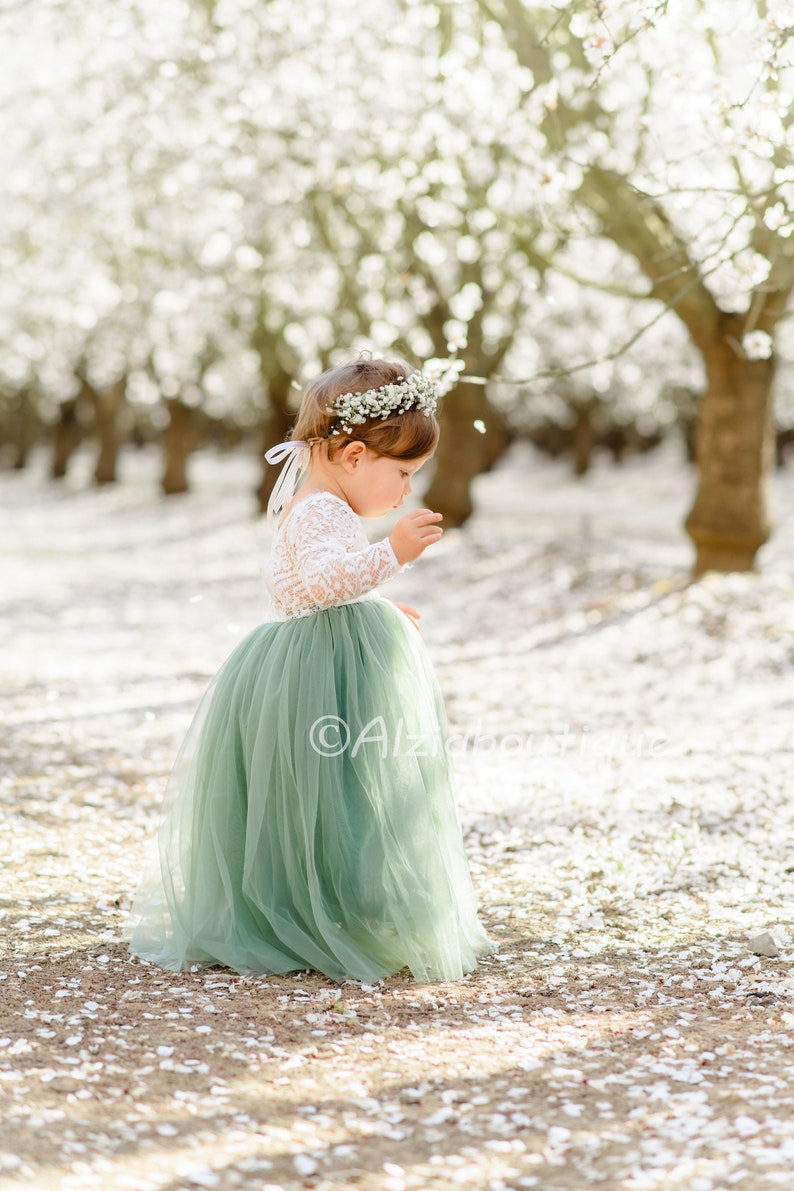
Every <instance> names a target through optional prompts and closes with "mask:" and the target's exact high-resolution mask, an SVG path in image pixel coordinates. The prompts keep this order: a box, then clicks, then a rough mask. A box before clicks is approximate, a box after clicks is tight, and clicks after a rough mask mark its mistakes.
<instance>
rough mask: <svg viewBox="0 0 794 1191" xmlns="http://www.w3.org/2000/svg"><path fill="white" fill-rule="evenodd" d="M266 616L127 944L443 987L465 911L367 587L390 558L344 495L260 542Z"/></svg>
mask: <svg viewBox="0 0 794 1191" xmlns="http://www.w3.org/2000/svg"><path fill="white" fill-rule="evenodd" d="M270 567H271V570H270V574H269V576H268V580H269V586H270V588H271V592H272V595H273V598H274V603H275V605H276V609H277V616H278V617H279V619H276V620H272V621H269V622H268V623H265V624H262V625H260V626H259V627H258V628H256V629H254V630H253V631H252V632H251V633H249V634H248V636H247V637H246V638H245V639H244V640H243V641H242V642H241V643H240V644H239V645H238V646H237V647H236V649H235V650H234V651H233V652H232V654H231V655H230V656H229V658H228V659H227V660H226V662H225V663H224V665H223V666H222V667H221V669H220V671H219V672H218V674H217V675H216V676H215V678H214V679H213V681H212V683H211V685H210V687H209V689H208V690H207V692H206V694H205V695H204V698H203V700H202V702H201V704H200V706H199V709H198V711H197V713H196V716H195V719H194V720H193V723H192V725H191V727H190V729H189V731H188V734H187V736H186V739H185V741H184V744H183V746H182V748H181V750H180V753H179V755H178V758H177V761H176V765H175V767H174V770H173V773H172V775H171V778H170V781H169V784H168V788H167V790H166V795H165V799H164V806H163V818H162V823H161V826H160V830H159V834H158V838H157V846H156V856H154V857H153V860H152V862H151V864H150V866H149V869H148V871H147V873H146V874H145V876H144V879H143V882H142V884H141V888H140V890H139V892H138V894H137V897H136V899H135V902H134V905H133V909H132V915H131V920H130V924H129V926H128V930H127V933H128V936H129V937H130V949H131V950H132V952H133V953H134V954H136V955H138V956H140V957H141V958H143V959H146V960H150V961H152V962H154V963H156V964H159V965H160V966H162V967H164V968H170V969H172V970H174V971H178V970H181V969H183V968H188V967H191V966H193V965H199V966H204V965H215V964H220V965H224V966H227V967H229V968H233V969H235V970H236V971H238V972H242V973H285V972H290V971H296V970H303V969H314V970H316V971H319V972H324V973H325V974H326V975H327V976H329V977H330V978H331V979H333V980H343V979H346V978H354V979H357V980H362V981H366V982H372V981H374V980H378V979H380V978H382V977H384V976H387V975H389V974H392V973H395V972H397V971H399V970H400V969H402V968H404V967H407V968H409V969H410V970H411V972H412V973H413V976H414V977H415V978H416V979H417V980H419V981H423V982H426V981H436V980H455V979H458V978H460V977H461V976H463V975H464V974H465V973H467V972H469V971H471V970H472V969H473V967H474V966H475V964H476V961H477V958H478V956H480V955H483V954H484V953H485V952H487V951H489V950H491V944H490V943H489V941H488V939H487V937H486V935H485V932H484V931H483V928H482V926H481V924H480V922H479V920H478V918H477V910H476V902H475V895H474V890H473V887H472V882H471V877H470V875H469V870H468V865H467V862H466V857H465V854H464V850H463V842H462V838H461V831H460V827H459V825H458V821H457V815H456V809H455V804H454V799H453V793H452V786H451V780H450V768H449V758H448V755H447V751H446V748H445V720H444V709H443V705H442V701H441V695H440V691H439V688H438V684H437V681H436V678H435V675H434V673H433V670H432V667H431V665H430V663H429V660H428V658H427V655H426V652H425V649H424V646H423V644H422V641H421V638H420V636H419V634H418V633H417V631H416V629H415V628H414V626H413V625H412V624H411V623H410V622H409V620H408V618H407V617H406V616H405V615H404V614H403V613H402V612H400V611H399V610H398V609H397V608H395V607H394V605H393V604H392V603H390V601H388V600H386V599H384V598H382V597H381V596H380V595H379V594H378V592H377V591H376V585H377V584H378V583H381V582H383V581H385V580H387V579H389V578H391V577H392V576H393V575H394V574H396V573H397V571H399V570H400V567H399V564H398V562H397V560H396V558H395V556H394V553H393V551H392V548H391V545H390V543H389V541H388V539H384V540H383V541H380V542H376V543H374V544H372V545H370V544H368V542H367V539H366V537H365V535H364V533H363V530H362V528H361V525H360V522H359V520H358V517H357V516H356V514H355V513H354V512H353V510H352V509H351V508H350V507H349V505H347V504H346V502H345V501H343V500H342V499H341V498H339V497H337V496H334V495H333V494H331V493H329V492H318V493H314V494H313V495H311V496H308V497H305V498H304V499H303V500H300V501H299V502H298V503H297V504H296V505H295V506H294V507H293V509H292V511H291V512H289V513H288V514H287V515H286V516H285V517H284V518H283V519H282V521H281V522H280V524H279V526H278V528H277V530H276V533H275V537H274V540H273V548H272V553H271V563H270Z"/></svg>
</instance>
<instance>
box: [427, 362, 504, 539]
mask: <svg viewBox="0 0 794 1191" xmlns="http://www.w3.org/2000/svg"><path fill="white" fill-rule="evenodd" d="M478 421H479V422H482V423H484V425H485V433H484V434H483V433H482V432H481V431H480V430H478V429H477V428H476V426H475V425H474V423H475V422H478ZM439 423H440V425H441V438H440V439H439V444H438V450H437V451H436V454H435V471H434V473H433V478H432V479H431V481H430V486H429V487H428V489H427V492H426V493H425V496H424V501H425V504H426V505H427V507H428V508H429V509H433V510H434V511H435V512H437V513H442V514H443V517H444V524H445V525H446V527H447V528H450V529H451V528H455V527H456V526H459V525H463V523H464V522H465V521H467V520H468V518H469V517H470V516H471V514H472V511H473V508H474V506H473V504H472V499H471V485H472V481H473V480H474V479H475V478H476V477H477V476H478V475H480V473H481V472H484V471H488V470H489V469H490V468H491V467H493V465H494V463H495V462H496V460H497V459H498V458H499V456H500V455H501V454H502V453H503V452H504V450H505V448H506V447H507V445H508V442H509V440H510V436H509V434H508V430H507V426H506V425H505V420H504V418H503V417H502V415H501V413H500V412H499V411H498V410H497V409H495V408H494V407H493V406H492V405H491V403H490V402H489V401H488V399H487V397H486V396H485V390H484V388H483V387H482V386H481V385H472V384H466V383H465V382H462V383H461V384H459V385H457V387H456V388H454V389H453V390H452V392H451V393H449V394H448V395H447V396H446V397H445V398H444V399H443V401H442V402H441V408H440V412H439Z"/></svg>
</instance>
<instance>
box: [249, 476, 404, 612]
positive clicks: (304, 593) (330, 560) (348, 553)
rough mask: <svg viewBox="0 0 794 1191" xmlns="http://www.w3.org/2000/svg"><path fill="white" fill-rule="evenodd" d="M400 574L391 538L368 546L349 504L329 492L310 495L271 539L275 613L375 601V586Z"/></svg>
mask: <svg viewBox="0 0 794 1191" xmlns="http://www.w3.org/2000/svg"><path fill="white" fill-rule="evenodd" d="M399 570H400V564H399V563H398V562H397V559H396V558H395V556H394V551H393V550H392V547H391V543H390V542H389V539H388V538H384V539H383V540H382V541H380V542H373V543H372V544H370V543H369V542H368V541H367V537H366V535H365V533H364V531H363V529H362V528H361V523H360V521H359V519H358V517H357V516H356V514H355V513H354V512H353V510H352V509H351V508H350V506H349V505H348V504H346V503H345V501H343V500H342V499H341V497H338V496H334V495H333V493H331V492H314V493H312V494H311V496H306V497H304V498H303V500H300V501H298V503H297V504H296V505H295V506H294V507H293V508H292V509H291V510H290V512H289V513H287V514H286V516H285V517H284V518H283V519H282V521H281V523H280V524H279V526H278V527H277V529H276V532H275V535H274V537H273V545H272V549H271V555H270V565H269V569H268V571H267V585H268V588H269V590H270V595H271V597H272V599H273V602H274V604H275V608H276V613H277V615H279V616H281V617H284V618H290V617H293V616H308V615H309V614H310V613H312V612H318V611H319V610H320V609H321V608H332V607H334V606H335V605H338V604H350V603H354V602H356V601H357V600H362V599H372V598H373V597H374V598H377V595H378V593H377V591H376V588H377V585H378V584H379V583H383V582H385V581H386V580H387V579H391V577H392V575H396V574H397V572H398V571H399Z"/></svg>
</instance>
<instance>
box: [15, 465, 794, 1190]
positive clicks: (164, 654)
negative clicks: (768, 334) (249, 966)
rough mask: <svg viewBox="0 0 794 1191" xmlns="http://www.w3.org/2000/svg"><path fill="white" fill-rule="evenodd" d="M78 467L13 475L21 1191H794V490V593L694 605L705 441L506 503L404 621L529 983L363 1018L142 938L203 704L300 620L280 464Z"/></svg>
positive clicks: (363, 1011) (428, 566) (552, 472)
mask: <svg viewBox="0 0 794 1191" xmlns="http://www.w3.org/2000/svg"><path fill="white" fill-rule="evenodd" d="M45 462H46V461H45V460H44V459H43V458H37V459H36V460H35V466H34V467H33V468H32V469H31V470H30V471H29V472H26V473H22V474H14V475H12V474H7V473H6V474H3V475H2V476H0V517H2V532H1V534H0V574H2V585H1V587H2V590H1V591H0V609H1V611H2V622H1V625H0V646H1V650H0V706H1V707H2V724H3V729H2V740H0V756H1V758H2V774H1V776H0V805H1V807H2V832H3V864H2V885H3V899H4V900H3V903H2V906H3V909H2V913H3V922H2V927H3V936H2V937H3V947H4V953H3V956H2V960H0V998H1V999H0V1005H1V1006H2V1008H0V1095H1V1096H2V1111H1V1112H0V1119H1V1121H2V1124H0V1186H2V1187H3V1188H6V1187H8V1188H15V1187H35V1188H37V1189H41V1191H50V1189H55V1188H58V1189H62V1191H82V1189H84V1188H85V1189H88V1188H113V1189H114V1191H115V1189H117V1188H118V1189H129V1191H155V1189H162V1191H165V1189H168V1191H177V1189H179V1191H182V1189H185V1191H187V1189H188V1188H195V1187H201V1188H206V1187H215V1188H220V1189H225V1188H235V1187H241V1188H256V1189H262V1191H264V1189H265V1188H267V1189H268V1191H272V1189H274V1188H284V1189H285V1191H286V1189H292V1188H296V1187H314V1188H317V1189H318V1191H321V1189H323V1188H337V1187H340V1188H341V1187H349V1186H359V1187H362V1188H367V1189H369V1188H373V1189H383V1191H403V1189H405V1191H409V1189H421V1188H457V1187H467V1186H469V1187H477V1188H491V1189H493V1191H500V1189H502V1188H519V1187H537V1188H541V1189H544V1188H562V1187H564V1188H572V1189H579V1188H584V1187H590V1186H593V1187H600V1188H626V1189H632V1191H635V1189H636V1191H640V1189H643V1191H646V1189H647V1191H657V1189H659V1191H661V1189H664V1191H674V1189H681V1191H709V1189H711V1188H723V1187H740V1188H766V1187H774V1186H783V1187H790V1186H791V1185H792V1175H791V1170H792V1167H794V1090H792V1076H794V940H793V939H792V938H791V937H790V936H789V933H788V930H787V927H788V929H792V930H794V928H792V907H794V859H793V858H792V856H793V854H792V848H791V842H792V815H794V803H793V802H792V799H791V796H790V793H791V784H792V754H793V751H794V665H793V663H794V561H792V555H791V549H790V545H791V542H792V540H794V534H792V530H793V529H794V524H793V522H794V473H793V472H791V471H789V472H788V473H786V472H784V473H781V474H778V475H776V476H774V477H773V481H772V499H773V515H774V520H775V536H774V538H773V540H772V541H771V542H770V543H769V544H768V545H767V546H766V547H765V548H764V549H763V551H762V552H761V556H760V560H759V562H760V568H761V569H760V571H759V572H758V573H755V574H742V575H727V576H720V575H709V576H707V577H706V578H705V579H703V580H702V581H701V582H699V583H697V584H692V583H691V582H690V580H689V573H688V568H689V564H690V561H691V552H690V548H689V544H688V542H687V540H686V538H685V536H684V534H683V531H682V529H681V522H682V519H683V516H684V514H685V512H686V509H687V507H688V506H689V504H690V502H691V499H692V493H693V484H694V476H693V473H692V472H691V471H689V470H688V469H687V468H686V467H685V465H684V464H683V463H682V462H681V461H680V459H679V452H678V451H677V449H675V448H674V447H673V446H670V447H669V448H665V450H664V452H663V453H661V454H659V455H656V456H650V457H646V458H641V459H635V460H632V461H630V462H629V463H627V464H626V465H625V466H624V467H623V468H621V469H615V468H613V467H611V466H608V465H607V464H606V463H603V464H599V465H598V466H597V467H596V469H595V471H594V472H593V473H592V475H591V476H590V477H588V479H587V480H586V481H584V482H577V481H575V480H573V479H572V478H570V476H569V474H568V470H567V468H566V466H565V465H564V464H561V463H560V464H558V463H551V462H549V461H547V460H544V459H542V458H541V457H540V456H538V455H536V454H535V453H533V452H531V451H530V450H528V449H525V448H517V449H515V450H514V452H513V453H512V454H511V455H510V456H509V458H508V459H507V460H506V461H505V463H504V465H503V466H501V467H500V468H499V469H497V471H495V472H494V473H493V474H491V475H489V476H486V477H483V478H482V479H481V480H480V481H479V482H478V487H477V502H478V511H477V514H476V516H475V517H474V519H473V520H472V521H471V523H470V524H469V525H468V526H466V527H465V529H463V530H460V531H451V532H448V533H447V534H446V535H445V536H444V538H443V540H442V542H441V543H440V544H439V545H438V546H437V547H435V548H434V549H433V550H432V551H429V552H428V553H427V554H426V555H425V557H423V558H422V559H421V560H420V561H419V562H417V563H416V565H415V566H413V567H412V568H410V569H409V570H407V571H405V572H404V573H403V574H401V575H400V576H399V577H398V579H397V580H395V581H394V582H393V583H392V584H391V585H390V586H389V588H388V590H387V592H385V594H388V595H389V596H390V597H392V598H395V599H399V600H403V601H405V602H409V603H411V604H414V605H416V606H417V607H419V609H420V611H421V612H422V613H423V620H422V624H423V632H424V635H425V638H426V641H427V644H428V647H429V649H430V652H431V654H432V656H433V659H434V661H435V664H436V666H437V669H438V672H439V676H440V679H441V682H442V686H443V689H444V692H445V696H446V699H447V705H448V711H449V717H450V732H451V738H450V753H451V756H452V761H453V764H454V766H455V770H456V774H457V782H458V790H459V802H460V813H461V821H462V823H463V826H464V831H465V836H466V844H467V849H468V853H469V856H470V860H471V865H472V871H473V875H474V878H475V882H476V885H477V889H478V893H479V896H480V900H481V906H482V916H483V919H484V921H485V923H486V924H487V927H488V930H489V932H490V933H491V935H492V937H493V939H494V940H496V941H497V943H498V945H499V946H498V951H497V953H496V954H495V955H494V956H493V957H492V958H490V959H489V960H487V961H486V962H484V963H483V964H482V965H481V967H480V968H479V969H478V970H477V971H476V972H475V973H473V974H472V975H471V976H469V977H468V978H467V979H465V980H463V981H461V982H460V983H458V984H448V985H430V986H428V985H425V986H420V985H416V984H414V983H413V982H412V981H411V980H410V979H408V978H407V977H406V976H405V975H400V976H397V977H395V978H393V979H390V980H386V981H383V982H382V983H380V984H377V985H375V986H362V985H360V984H357V983H353V982H350V983H347V984H344V985H341V986H337V985H334V984H332V983H331V982H330V981H328V980H326V979H325V978H324V977H322V976H318V975H314V974H305V973H304V974H298V975H295V976H289V977H280V978H279V977H263V978H249V977H239V976H237V975H235V974H233V973H230V972H228V971H224V970H221V969H215V970H210V971H197V972H186V973H181V974H178V975H176V974H172V973H166V972H162V971H160V970H158V969H156V968H153V967H150V966H146V965H145V964H142V963H141V962H139V961H137V960H134V959H131V958H130V956H129V955H128V953H127V951H126V948H125V946H124V944H123V942H122V941H121V929H122V924H123V919H124V906H125V905H126V904H127V903H128V900H129V897H130V895H131V893H132V891H133V890H134V887H135V885H136V882H137V878H138V874H139V870H140V866H141V863H142V860H143V855H144V847H145V843H146V841H147V840H149V839H150V838H151V837H152V835H153V833H154V830H155V827H156V822H157V810H158V804H159V799H160V796H161V793H162V789H163V784H164V781H165V778H166V776H167V773H168V770H169V767H170V764H171V762H172V760H173V758H174V754H175V751H176V748H177V746H178V744H179V741H180V739H181V737H182V734H183V733H184V731H185V729H186V727H187V724H188V722H189V719H190V716H191V714H192V711H193V709H194V707H195V705H196V703H197V700H198V698H199V695H200V694H201V692H202V690H203V689H204V687H205V685H206V683H207V680H208V678H209V676H210V675H211V674H212V673H213V672H214V671H215V670H216V669H217V667H218V666H219V665H220V663H221V662H222V660H223V658H224V657H225V656H226V654H227V653H228V652H229V651H230V649H231V648H232V646H233V645H234V644H235V643H236V642H237V641H238V640H239V639H240V638H241V637H242V636H243V634H244V633H245V632H246V631H247V630H248V629H249V628H251V627H253V626H254V625H255V624H257V623H258V622H259V621H260V620H261V619H263V618H264V616H265V614H266V613H265V602H264V593H263V588H262V583H261V559H262V557H263V552H264V549H265V532H264V529H263V526H262V524H261V522H258V521H256V520H254V518H253V515H252V505H253V502H252V499H251V497H250V492H251V490H252V488H253V487H254V486H255V483H256V479H257V469H258V463H257V462H256V461H255V460H253V459H247V458H235V459H231V458H226V459H217V458H214V457H210V456H206V457H199V458H197V459H196V460H195V462H194V469H193V472H194V483H195V491H194V492H193V493H192V494H190V495H187V496H185V497H179V498H172V499H171V500H169V501H163V500H161V498H160V497H159V496H158V493H157V479H156V473H157V468H158V460H157V459H156V458H155V457H154V456H153V455H149V454H147V453H145V452H144V453H143V454H139V455H130V456H125V458H124V459H123V461H122V482H121V483H120V484H119V485H118V486H115V487H112V488H107V489H103V490H95V489H93V488H91V487H90V485H89V483H88V474H89V468H90V460H89V459H87V458H84V457H81V458H78V460H77V466H76V468H75V474H74V476H73V477H72V478H70V480H69V481H68V482H67V483H66V485H65V486H63V487H60V488H58V487H55V486H52V485H49V484H47V483H46V482H45V481H44V479H43V476H44V471H45ZM373 532H375V533H382V532H383V527H382V526H380V527H374V528H373ZM764 931H769V932H770V933H771V934H772V936H773V938H774V939H775V940H776V943H777V946H776V947H775V948H772V950H777V951H778V953H779V954H778V955H776V956H773V957H767V956H759V955H755V954H753V950H752V948H751V946H750V944H749V942H748V940H749V939H750V938H752V937H753V936H756V935H758V934H759V933H761V932H764Z"/></svg>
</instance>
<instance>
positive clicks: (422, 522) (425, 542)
mask: <svg viewBox="0 0 794 1191" xmlns="http://www.w3.org/2000/svg"><path fill="white" fill-rule="evenodd" d="M440 520H441V514H440V513H434V512H433V511H432V509H414V510H413V511H412V512H410V513H406V514H405V516H404V517H401V518H400V520H399V521H398V522H397V524H396V525H395V527H394V530H393V532H392V535H391V537H390V538H389V541H390V542H391V548H392V550H393V551H394V556H395V558H396V559H397V561H398V563H399V564H400V566H401V567H403V566H405V564H406V563H407V562H413V560H414V559H415V558H418V557H419V555H420V554H421V553H422V552H423V551H424V550H426V549H427V547H428V546H432V545H433V543H434V542H437V541H438V540H439V538H440V537H441V535H442V533H443V532H444V531H443V529H442V528H441V526H440V525H439V524H438V522H439V521H440Z"/></svg>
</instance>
